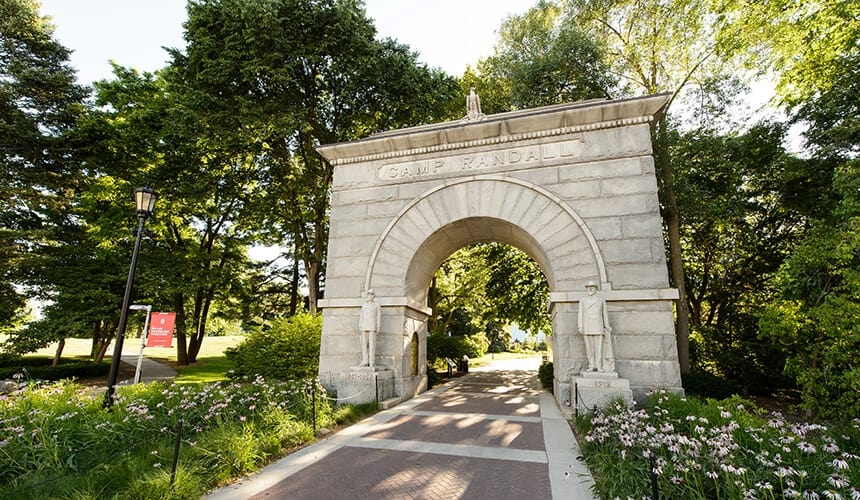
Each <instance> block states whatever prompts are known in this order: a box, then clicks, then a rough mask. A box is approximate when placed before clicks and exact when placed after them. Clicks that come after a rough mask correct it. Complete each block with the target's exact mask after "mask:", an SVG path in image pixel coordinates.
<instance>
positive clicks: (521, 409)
mask: <svg viewBox="0 0 860 500" xmlns="http://www.w3.org/2000/svg"><path fill="white" fill-rule="evenodd" d="M579 455H580V452H579V447H578V445H577V444H576V440H575V439H574V437H573V434H572V432H571V430H570V426H569V425H568V423H567V421H566V420H565V419H564V418H563V417H562V414H561V412H560V411H559V409H558V406H557V405H556V402H555V399H554V398H553V397H552V395H551V394H549V393H547V392H542V391H541V390H540V389H539V386H538V385H537V381H536V376H535V373H534V372H533V371H531V372H524V371H500V372H491V371H485V372H477V373H472V374H470V375H468V376H466V377H463V378H461V379H457V380H455V381H452V382H449V383H448V384H445V385H443V386H440V387H437V388H435V389H432V390H430V391H428V392H425V393H424V394H421V395H419V396H418V397H416V398H413V399H411V400H409V401H406V402H404V403H401V404H399V405H397V406H395V407H393V408H390V409H388V410H385V411H381V412H379V413H377V414H375V415H373V416H371V417H369V418H367V419H365V420H363V421H362V422H359V423H358V424H356V425H353V426H351V427H349V428H346V429H343V430H341V431H340V432H338V433H337V434H335V435H333V436H331V437H329V438H327V439H325V440H323V441H320V442H318V443H315V444H313V445H311V446H309V447H307V448H304V449H303V450H300V451H298V452H296V453H293V454H292V455H289V456H287V457H285V458H283V459H281V460H279V461H278V462H276V463H274V464H272V465H270V466H268V467H266V468H265V469H263V470H261V471H260V472H258V473H257V474H254V475H252V476H250V477H248V478H245V479H243V480H241V481H240V482H238V483H236V484H233V485H230V486H227V487H224V488H222V489H220V490H217V491H215V492H214V493H212V494H211V495H209V496H208V497H207V498H208V499H209V500H226V499H231V500H232V499H237V498H254V499H273V498H277V499H292V498H295V499H311V500H313V499H320V500H322V499H325V500H336V499H374V498H381V499H428V498H432V499H447V498H451V499H460V498H469V499H473V498H474V499H484V498H488V499H490V498H491V499H513V500H526V499H528V500H531V499H544V498H546V499H549V498H553V499H592V498H594V497H593V495H592V494H591V492H590V489H589V488H590V486H591V485H592V484H593V480H592V478H591V475H590V474H589V472H588V469H587V468H585V466H584V465H583V464H582V462H581V461H579V460H578V459H577V457H578V456H579Z"/></svg>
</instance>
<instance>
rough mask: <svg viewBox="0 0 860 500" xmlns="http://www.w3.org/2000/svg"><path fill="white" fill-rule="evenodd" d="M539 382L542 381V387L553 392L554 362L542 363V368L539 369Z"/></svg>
mask: <svg viewBox="0 0 860 500" xmlns="http://www.w3.org/2000/svg"><path fill="white" fill-rule="evenodd" d="M538 380H540V385H541V387H543V388H544V389H546V390H548V391H549V392H552V381H553V373H552V361H544V362H543V363H541V365H540V368H538Z"/></svg>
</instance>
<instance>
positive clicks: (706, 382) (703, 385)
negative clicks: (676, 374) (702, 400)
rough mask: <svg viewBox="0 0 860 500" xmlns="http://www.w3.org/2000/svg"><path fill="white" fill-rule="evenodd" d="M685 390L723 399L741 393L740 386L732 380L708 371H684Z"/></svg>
mask: <svg viewBox="0 0 860 500" xmlns="http://www.w3.org/2000/svg"><path fill="white" fill-rule="evenodd" d="M681 380H682V382H683V384H684V390H686V391H687V392H689V393H690V394H695V395H697V396H702V397H706V398H716V399H723V398H728V397H730V396H733V395H735V394H740V393H741V391H740V388H739V387H738V386H737V385H736V384H735V383H734V382H732V381H731V380H727V379H725V378H722V377H718V376H716V375H714V374H711V373H708V372H692V373H682V374H681Z"/></svg>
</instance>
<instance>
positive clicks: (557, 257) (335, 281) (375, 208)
mask: <svg viewBox="0 0 860 500" xmlns="http://www.w3.org/2000/svg"><path fill="white" fill-rule="evenodd" d="M474 99H476V97H475V96H474V95H472V96H471V97H470V99H469V106H468V108H469V114H468V115H467V116H466V118H464V119H462V120H459V121H454V122H446V123H440V124H433V125H427V126H421V127H414V128H408V129H403V130H396V131H392V132H385V133H380V134H375V135H372V136H370V137H368V138H366V139H362V140H358V141H354V142H348V143H341V144H332V145H326V146H322V147H320V148H319V152H320V153H321V154H322V155H323V156H324V157H325V158H326V159H327V160H328V161H329V162H330V163H331V164H332V165H333V166H334V180H333V184H332V201H331V219H330V220H331V227H330V234H329V249H328V267H327V271H326V287H325V298H324V299H322V300H320V301H319V307H320V308H321V309H322V311H323V327H322V328H323V330H322V344H321V348H320V368H319V374H320V379H321V382H322V383H323V385H325V386H327V387H329V388H334V389H336V390H337V393H338V399H339V400H341V401H344V402H347V401H349V402H363V401H373V400H379V401H383V402H384V401H389V402H393V401H400V400H404V399H408V398H411V397H413V396H414V395H416V394H417V393H419V392H421V391H423V390H424V389H425V388H426V381H427V377H426V346H427V343H426V337H427V318H428V317H429V314H430V310H429V309H428V307H427V293H428V289H429V285H430V281H431V279H432V277H433V274H434V273H435V271H436V269H437V268H438V267H439V266H440V265H441V264H442V262H443V261H444V260H445V259H446V258H447V257H448V256H449V255H451V254H452V253H453V252H454V251H456V250H457V249H459V248H462V247H464V246H468V245H471V244H474V243H481V242H490V241H494V242H500V243H507V244H510V245H512V246H514V247H517V248H518V249H520V250H522V251H523V252H525V253H526V254H528V255H529V256H530V257H531V258H532V259H534V260H535V262H537V264H538V265H539V266H540V268H541V269H542V270H543V272H544V274H545V275H546V278H547V281H548V283H549V287H550V290H551V293H550V300H549V304H548V305H547V307H548V312H549V314H550V315H551V318H552V335H551V337H550V338H551V345H552V348H553V361H554V370H555V394H556V397H557V399H558V400H559V403H560V404H562V405H571V404H574V403H575V402H577V401H578V402H579V403H580V404H584V405H585V406H588V407H590V405H591V404H592V403H598V402H602V401H605V400H606V399H608V398H610V397H619V396H620V397H626V398H629V397H631V396H637V397H639V396H641V394H642V393H644V391H645V390H647V389H649V388H657V387H664V388H669V389H673V390H680V386H681V380H680V373H679V367H678V360H677V349H676V344H675V336H674V322H673V300H674V299H676V298H677V290H674V289H671V288H669V281H668V273H667V269H666V262H665V253H664V246H663V236H662V226H661V221H660V213H659V205H658V201H657V182H656V176H655V172H654V159H653V156H652V148H651V124H652V122H653V121H654V120H655V119H656V118H657V117H658V116H659V114H660V113H661V112H662V109H663V107H664V106H665V104H666V101H667V99H668V96H667V95H656V96H648V97H642V98H635V99H626V100H618V101H609V100H592V101H585V102H579V103H572V104H563V105H557V106H548V107H543V108H537V109H531V110H525V111H516V112H510V113H501V114H497V115H489V116H485V115H483V114H481V113H480V109H479V107H477V106H476V103H475V102H474ZM589 282H592V284H593V286H594V287H596V288H597V292H596V296H597V297H599V298H600V299H603V300H604V301H605V302H604V303H605V309H606V310H607V312H608V315H607V316H608V320H609V324H610V325H611V329H612V333H611V335H608V336H607V342H608V347H607V349H608V352H610V353H611V355H612V356H613V359H612V360H611V361H612V362H611V363H609V366H608V368H606V369H601V370H600V372H599V373H592V372H588V371H586V368H587V364H588V362H587V359H588V358H587V356H586V350H585V342H584V341H583V335H581V334H580V333H579V321H580V320H579V317H578V312H579V310H578V309H579V304H580V301H582V300H583V299H585V298H586V297H588V294H589V291H587V290H586V285H588V284H589ZM369 291H372V292H373V293H374V294H375V298H374V297H369V296H368V292H369ZM590 291H592V292H593V290H590ZM367 302H374V303H375V304H378V306H379V308H378V309H377V310H379V309H381V315H380V317H381V318H380V320H379V322H378V323H379V324H378V325H375V327H376V330H378V331H376V332H375V342H376V344H375V347H376V348H375V353H373V354H372V355H371V358H372V359H371V360H369V362H365V363H364V366H359V365H362V361H364V359H363V355H366V354H367V350H366V347H365V348H364V350H363V348H362V341H361V338H362V335H361V333H360V332H359V319H360V317H361V316H362V306H363V305H364V304H366V303H367ZM361 321H362V324H365V323H364V318H362V320H361ZM362 328H363V329H367V328H373V327H368V326H362ZM371 352H373V351H371Z"/></svg>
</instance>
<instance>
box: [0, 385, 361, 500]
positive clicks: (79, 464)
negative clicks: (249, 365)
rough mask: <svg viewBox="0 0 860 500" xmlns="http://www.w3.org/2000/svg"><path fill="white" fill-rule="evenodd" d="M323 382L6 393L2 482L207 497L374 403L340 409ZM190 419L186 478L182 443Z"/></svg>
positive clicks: (29, 494)
mask: <svg viewBox="0 0 860 500" xmlns="http://www.w3.org/2000/svg"><path fill="white" fill-rule="evenodd" d="M314 385H316V382H315V381H311V380H303V381H288V382H271V381H266V380H264V379H263V378H260V377H258V378H256V379H253V380H247V379H246V380H243V381H237V382H233V383H214V384H208V385H203V386H196V385H176V384H169V385H168V384H163V383H156V384H150V385H147V386H131V387H122V388H120V389H119V390H118V395H117V398H116V403H115V404H114V406H113V408H112V409H111V410H105V409H103V408H102V399H103V398H102V397H101V394H100V392H99V391H94V390H93V389H91V388H86V387H82V386H80V385H77V384H74V383H69V382H60V383H56V384H50V385H43V386H35V385H34V386H32V387H30V388H29V390H25V391H22V392H20V393H17V394H12V395H9V396H2V397H0V437H2V439H0V491H3V492H4V496H6V497H7V498H22V499H27V498H109V497H115V496H116V497H119V498H159V499H161V498H199V497H200V496H201V495H202V494H203V493H205V491H206V490H207V489H209V488H212V487H214V486H217V485H219V484H223V483H224V482H226V481H227V480H229V479H230V478H232V477H236V476H238V475H241V474H245V473H248V472H251V471H253V470H256V469H257V468H258V467H259V466H260V465H262V464H264V463H266V462H267V461H269V460H271V459H273V458H277V457H278V456H281V455H283V454H284V453H285V452H286V451H288V450H290V449H293V448H295V447H297V446H300V445H302V444H304V443H307V442H308V441H311V440H312V439H314V432H313V406H314V405H313V402H314V396H313V395H314V394H315V397H316V401H315V403H316V411H317V416H316V418H317V425H318V426H329V427H330V426H333V425H336V424H338V423H340V422H343V421H344V420H352V419H355V418H358V417H359V416H361V415H362V414H365V413H366V412H367V411H368V410H369V409H367V408H359V409H353V408H340V407H338V408H334V407H332V405H331V404H330V403H329V400H328V399H327V398H326V393H325V390H324V389H323V388H322V387H319V386H318V385H317V390H316V392H314V391H313V390H312V389H313V387H314ZM180 419H181V420H182V428H183V431H182V447H181V452H180V458H179V464H178V467H177V472H176V481H175V484H174V485H173V486H171V485H170V469H171V466H172V454H173V446H174V441H175V438H176V430H177V428H178V424H179V422H180Z"/></svg>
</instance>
